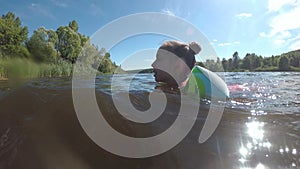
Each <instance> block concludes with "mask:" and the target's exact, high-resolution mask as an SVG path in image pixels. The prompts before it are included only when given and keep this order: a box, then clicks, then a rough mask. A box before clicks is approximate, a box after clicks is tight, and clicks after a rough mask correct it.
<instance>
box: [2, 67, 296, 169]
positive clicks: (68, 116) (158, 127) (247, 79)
mask: <svg viewBox="0 0 300 169" xmlns="http://www.w3.org/2000/svg"><path fill="white" fill-rule="evenodd" d="M130 76H131V75H115V80H116V81H115V83H114V85H115V88H116V89H117V90H119V91H120V92H127V91H126V89H125V88H124V87H123V86H124V84H128V83H130V88H129V89H130V95H131V100H132V102H134V103H135V106H136V108H137V109H147V108H149V102H148V95H149V92H152V91H154V89H155V87H156V85H157V84H156V83H155V82H154V79H153V75H152V74H138V75H136V76H135V77H134V80H133V81H131V82H130V81H129V79H130ZM224 76H225V80H226V83H227V84H228V85H229V86H230V89H231V98H230V99H229V100H228V101H227V103H226V108H225V112H224V114H223V117H222V120H221V122H220V124H219V126H218V128H217V130H216V131H215V133H214V134H213V136H212V137H210V139H209V140H207V141H206V142H205V143H203V144H199V143H198V137H199V133H200V131H201V129H202V126H203V124H204V122H205V119H206V115H207V114H206V113H205V112H207V110H208V109H209V101H205V100H204V101H203V102H202V103H201V104H203V106H202V107H201V110H200V112H201V113H199V115H198V118H197V120H196V123H195V125H194V127H193V128H192V130H191V131H190V133H189V134H188V135H187V137H186V138H185V139H184V140H183V141H182V142H181V143H179V144H178V145H177V146H176V147H174V148H173V149H171V150H170V151H168V152H166V153H164V154H161V155H158V156H155V157H150V158H145V159H130V158H124V157H120V156H116V155H113V154H111V153H109V152H107V151H105V150H103V149H102V148H100V147H98V146H97V145H96V144H95V143H94V142H93V141H92V140H91V139H90V138H89V137H88V136H87V135H86V133H85V132H84V131H83V129H82V128H81V126H80V124H79V122H78V119H77V117H76V113H75V110H74V106H73V102H72V91H71V80H70V79H65V78H57V79H54V78H52V79H36V80H32V81H29V82H26V83H25V84H23V85H22V86H20V85H19V86H18V87H12V86H13V85H12V84H11V83H9V82H7V81H0V169H2V168H3V169H10V168H12V169H15V168H16V169H18V168H20V169H21V168H22V169H24V168H25V169H26V168H40V169H43V168H49V169H53V168H64V169H66V168H72V169H76V168H81V169H90V168H97V169H99V168H103V169H109V168H111V169H118V168H122V169H123V168H128V169H139V168H143V169H144V168H146V169H147V168H149V169H150V168H151V169H156V168H172V169H177V168H178V169H179V168H180V169H181V168H184V169H198V168H204V169H208V168H217V169H219V168H220V169H224V168H225V169H227V168H228V169H231V168H238V169H246V168H257V169H261V168H270V169H276V168H300V154H299V151H300V78H299V77H300V73H295V72H267V73H264V72H262V73H257V72H256V73H248V72H245V73H225V74H224ZM111 77H112V76H111V75H106V76H98V77H97V79H96V84H95V90H96V96H97V100H98V104H99V107H100V108H101V109H102V112H103V115H104V116H105V118H106V119H107V121H108V122H109V123H110V124H111V125H112V126H113V127H114V128H115V129H116V130H118V131H119V132H121V133H124V134H126V135H129V136H132V137H147V136H151V135H155V134H158V133H161V132H163V131H164V130H165V129H166V128H168V127H169V126H170V125H171V124H172V123H173V122H174V119H176V112H175V113H172V111H173V109H174V107H176V106H177V105H175V104H174V105H172V104H170V105H168V107H167V108H166V109H167V111H168V112H169V113H166V114H164V115H162V117H161V118H159V119H157V120H156V121H154V122H152V123H150V124H137V123H133V122H129V121H126V120H124V118H122V117H121V116H120V115H119V114H118V113H117V111H116V110H115V109H114V107H113V104H112V102H111V91H110V89H111V88H110V86H111ZM174 111H175V110H174ZM170 112H171V113H170Z"/></svg>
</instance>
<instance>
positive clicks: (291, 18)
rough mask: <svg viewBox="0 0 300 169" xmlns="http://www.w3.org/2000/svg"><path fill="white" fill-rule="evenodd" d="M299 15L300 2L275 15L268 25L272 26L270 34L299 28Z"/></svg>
mask: <svg viewBox="0 0 300 169" xmlns="http://www.w3.org/2000/svg"><path fill="white" fill-rule="evenodd" d="M299 16H300V4H299V5H298V6H296V7H295V8H293V9H291V10H290V11H288V12H285V13H282V14H279V15H277V16H275V17H274V18H273V19H272V20H271V22H270V27H271V28H272V31H271V35H275V34H277V33H278V32H282V31H287V30H293V29H298V28H300V22H298V20H299Z"/></svg>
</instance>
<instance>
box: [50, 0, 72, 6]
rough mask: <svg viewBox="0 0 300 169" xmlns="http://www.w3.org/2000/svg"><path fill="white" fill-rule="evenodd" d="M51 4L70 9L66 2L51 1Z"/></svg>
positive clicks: (60, 0) (61, 0)
mask: <svg viewBox="0 0 300 169" xmlns="http://www.w3.org/2000/svg"><path fill="white" fill-rule="evenodd" d="M51 2H52V3H53V4H54V5H55V6H59V7H64V8H65V7H68V1H65V0H51Z"/></svg>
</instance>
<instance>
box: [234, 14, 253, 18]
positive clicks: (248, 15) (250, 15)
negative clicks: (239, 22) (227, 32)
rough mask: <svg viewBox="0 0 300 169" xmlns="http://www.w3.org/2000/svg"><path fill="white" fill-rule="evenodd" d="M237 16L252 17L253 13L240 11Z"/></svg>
mask: <svg viewBox="0 0 300 169" xmlns="http://www.w3.org/2000/svg"><path fill="white" fill-rule="evenodd" d="M235 17H237V18H239V19H243V18H249V17H252V13H239V14H236V15H235Z"/></svg>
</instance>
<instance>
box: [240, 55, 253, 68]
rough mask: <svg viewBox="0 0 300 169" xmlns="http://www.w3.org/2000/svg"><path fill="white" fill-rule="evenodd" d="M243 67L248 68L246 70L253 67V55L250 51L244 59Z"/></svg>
mask: <svg viewBox="0 0 300 169" xmlns="http://www.w3.org/2000/svg"><path fill="white" fill-rule="evenodd" d="M241 68H242V69H246V70H252V68H251V55H250V54H249V53H247V54H246V56H245V57H244V59H243V60H242V65H241Z"/></svg>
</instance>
